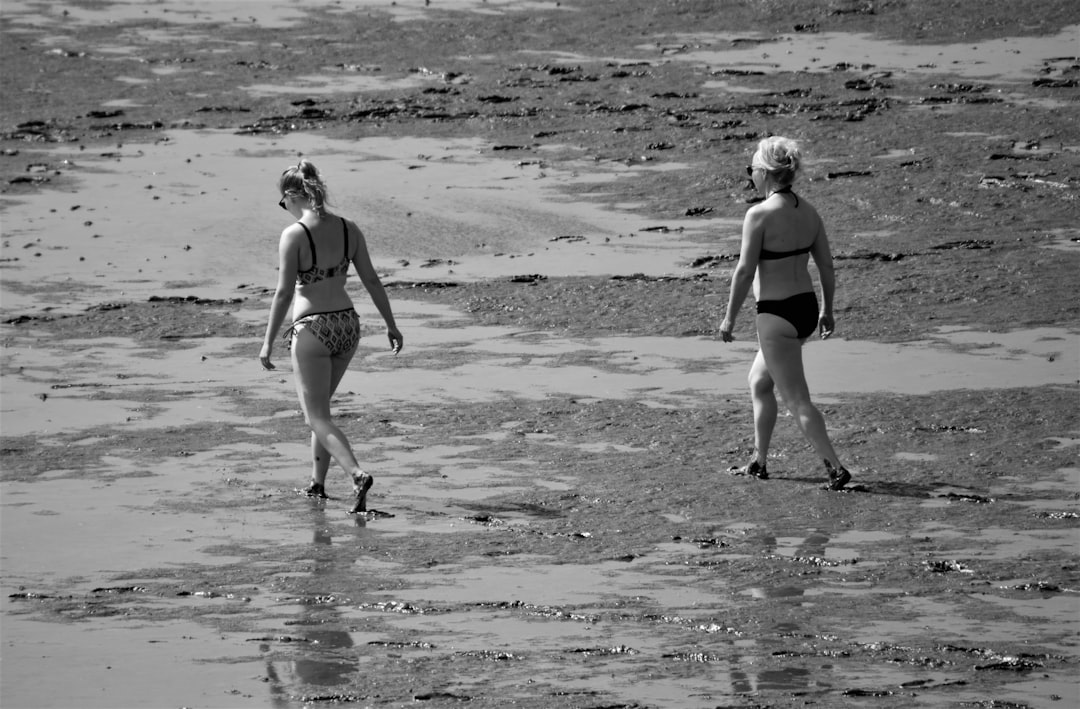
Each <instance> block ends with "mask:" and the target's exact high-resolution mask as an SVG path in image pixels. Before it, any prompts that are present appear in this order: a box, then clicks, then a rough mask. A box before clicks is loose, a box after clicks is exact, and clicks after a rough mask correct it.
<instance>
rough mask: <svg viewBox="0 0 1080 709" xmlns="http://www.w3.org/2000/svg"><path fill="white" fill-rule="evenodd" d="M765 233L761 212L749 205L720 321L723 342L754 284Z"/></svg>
mask: <svg viewBox="0 0 1080 709" xmlns="http://www.w3.org/2000/svg"><path fill="white" fill-rule="evenodd" d="M764 235H765V228H764V220H763V219H762V216H761V213H760V212H759V211H758V210H757V209H755V208H754V207H751V208H750V209H749V210H747V212H746V217H745V218H744V219H743V232H742V246H741V248H740V250H739V263H738V265H736V266H735V271H734V273H732V274H731V294H730V296H729V297H728V306H727V314H726V315H725V316H724V320H723V322H721V323H720V337H721V338H722V339H723V340H724V342H731V341H732V340H733V339H735V338H733V337H732V336H731V331H732V330H734V329H735V319H736V318H737V317H738V316H739V309H740V308H742V304H743V302H744V301H745V300H746V294H747V293H749V292H750V287H751V286H752V285H753V284H754V275H755V274H756V273H757V266H758V257H759V256H760V254H761V242H762V239H763V238H764Z"/></svg>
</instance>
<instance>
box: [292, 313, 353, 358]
mask: <svg viewBox="0 0 1080 709" xmlns="http://www.w3.org/2000/svg"><path fill="white" fill-rule="evenodd" d="M300 330H307V331H308V332H310V333H311V334H312V335H314V336H315V338H316V339H317V340H318V341H319V342H321V343H322V344H323V346H324V347H326V349H327V351H328V352H329V353H330V354H332V355H338V354H343V353H345V352H349V351H351V350H353V349H355V348H356V346H357V345H358V344H360V316H359V315H357V314H356V311H355V310H353V309H352V308H348V309H346V310H336V311H334V312H332V313H312V314H311V315H305V316H304V317H302V318H298V319H297V320H296V321H294V322H293V324H292V327H290V328H289V329H288V331H287V332H286V333H285V343H286V345H287V346H288V347H289V348H290V349H291V348H292V341H293V338H294V337H296V333H298V332H300Z"/></svg>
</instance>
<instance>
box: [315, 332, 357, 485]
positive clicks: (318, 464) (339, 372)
mask: <svg viewBox="0 0 1080 709" xmlns="http://www.w3.org/2000/svg"><path fill="white" fill-rule="evenodd" d="M355 353H356V350H355V349H353V350H350V351H349V352H347V353H345V354H340V355H334V356H331V357H330V364H331V373H330V396H329V398H328V400H329V399H333V398H334V393H335V392H336V391H337V388H338V384H340V383H341V378H342V377H344V376H345V372H346V371H347V370H348V368H349V362H351V361H352V358H353V355H354V354H355ZM330 459H331V456H330V452H329V451H327V450H326V448H325V447H324V446H323V444H322V443H320V442H319V437H318V436H317V435H315V432H314V431H312V432H311V482H312V483H314V484H316V485H319V486H320V487H321V486H324V485H325V484H326V474H327V472H329V470H330Z"/></svg>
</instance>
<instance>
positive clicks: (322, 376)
mask: <svg viewBox="0 0 1080 709" xmlns="http://www.w3.org/2000/svg"><path fill="white" fill-rule="evenodd" d="M278 191H279V192H280V193H281V201H280V202H278V204H279V205H280V206H281V208H282V209H284V210H286V211H287V212H289V214H291V215H292V216H294V217H296V219H297V221H296V222H294V223H293V224H291V225H289V226H288V227H286V228H285V230H284V231H282V232H281V239H280V241H279V243H278V256H279V269H278V283H277V291H276V292H275V293H274V299H273V301H272V303H271V305H270V319H269V321H268V322H267V324H266V337H265V338H264V340H263V346H262V352H260V353H259V359H260V360H261V361H262V366H263V367H264V368H265V369H274V365H273V363H272V362H271V361H270V355H271V353H272V352H273V348H274V340H275V339H276V338H277V335H278V331H279V330H280V329H281V325H282V322H283V321H284V319H285V315H286V313H287V312H288V310H289V305H290V303H291V304H292V306H293V323H292V326H291V327H290V328H289V329H288V331H287V333H286V342H287V343H288V344H289V347H290V349H291V350H292V360H293V373H294V375H295V376H296V393H297V395H298V396H299V398H300V405H301V407H303V409H304V417H305V418H306V419H307V422H308V425H309V426H311V460H312V469H311V484H310V485H308V487H307V489H306V490H305V492H306V493H307V494H308V495H309V496H312V497H322V498H325V497H326V489H325V483H326V473H327V471H328V470H329V469H330V458H331V457H333V459H334V460H336V461H337V462H338V464H339V465H340V466H341V467H342V468H344V469H345V472H347V473H348V474H349V476H350V477H351V478H352V481H353V491H354V493H355V494H356V503H355V504H354V505H353V509H352V511H353V512H365V511H367V493H368V490H369V489H370V488H371V485H372V482H373V478H372V477H371V475H369V474H368V473H365V472H364V471H363V470H361V469H360V465H359V463H357V461H356V456H355V455H353V452H352V448H351V446H350V445H349V441H348V439H347V438H345V434H344V433H342V432H341V429H339V428H338V427H337V426H336V425H334V422H333V419H332V417H331V415H330V398H331V397H332V396H333V395H334V391H335V390H336V389H337V386H338V384H339V383H340V382H341V378H342V377H343V376H344V374H345V370H346V369H348V367H349V362H350V361H352V358H353V355H354V354H355V353H356V346H357V344H358V343H359V342H360V319H359V317H358V316H357V314H356V311H355V310H354V309H353V303H352V300H351V299H350V298H349V294H348V292H347V291H346V290H345V279H346V278H347V276H348V271H349V265H350V264H352V265H353V266H354V267H355V268H356V273H357V275H359V276H360V282H361V283H363V284H364V287H365V288H366V289H367V291H368V294H369V295H370V296H371V300H372V302H373V303H374V304H375V307H376V308H377V309H378V311H379V314H380V315H382V317H383V320H384V321H386V333H387V335H388V337H389V338H390V349H392V350H393V351H394V354H397V353H398V352H400V351H401V345H402V339H401V333H400V332H399V331H398V329H397V325H396V324H395V323H394V314H393V312H392V311H391V309H390V301H389V299H388V298H387V297H386V291H385V290H384V289H383V285H382V282H381V281H380V280H379V276H378V274H377V273H376V272H375V268H374V266H372V264H371V257H370V256H369V255H368V250H367V245H366V243H365V241H364V235H363V233H362V232H361V231H360V228H359V227H357V226H356V224H354V223H353V222H351V221H349V220H347V219H345V218H344V217H338V216H335V215H333V214H331V213H330V212H329V211H328V210H327V208H326V205H327V198H326V184H325V183H324V182H323V180H322V177H321V176H320V175H319V171H318V170H316V169H315V166H314V165H313V164H311V162H309V161H308V160H301V161H300V163H299V164H298V165H296V166H295V167H290V168H288V169H286V170H285V172H283V173H281V177H280V178H279V179H278Z"/></svg>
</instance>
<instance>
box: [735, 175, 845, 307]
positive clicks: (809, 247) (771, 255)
mask: <svg viewBox="0 0 1080 709" xmlns="http://www.w3.org/2000/svg"><path fill="white" fill-rule="evenodd" d="M751 211H752V212H753V215H752V216H753V219H752V221H753V223H754V225H755V231H757V230H758V229H760V249H759V251H758V259H757V271H756V277H755V279H754V297H755V298H756V299H757V300H759V301H760V300H783V299H785V298H788V297H790V296H793V295H796V294H799V293H806V292H809V291H813V290H814V284H813V281H812V280H811V278H810V271H809V269H808V268H807V265H808V264H809V262H810V258H811V256H813V257H814V259H815V260H818V257H819V255H821V254H822V253H823V252H822V247H824V253H825V254H827V253H828V244H827V242H826V240H825V236H824V233H825V230H824V228H823V226H822V222H821V217H820V216H819V215H818V213H817V210H816V209H814V207H813V205H811V204H810V203H809V202H807V201H806V200H805V199H802V198H801V197H798V196H797V195H795V194H793V193H791V192H777V193H774V194H773V195H772V196H770V197H769V198H768V199H767V200H765V201H764V202H762V203H760V204H758V205H756V206H754V207H752V208H751ZM755 236H757V234H755ZM756 240H757V239H755V241H756Z"/></svg>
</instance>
